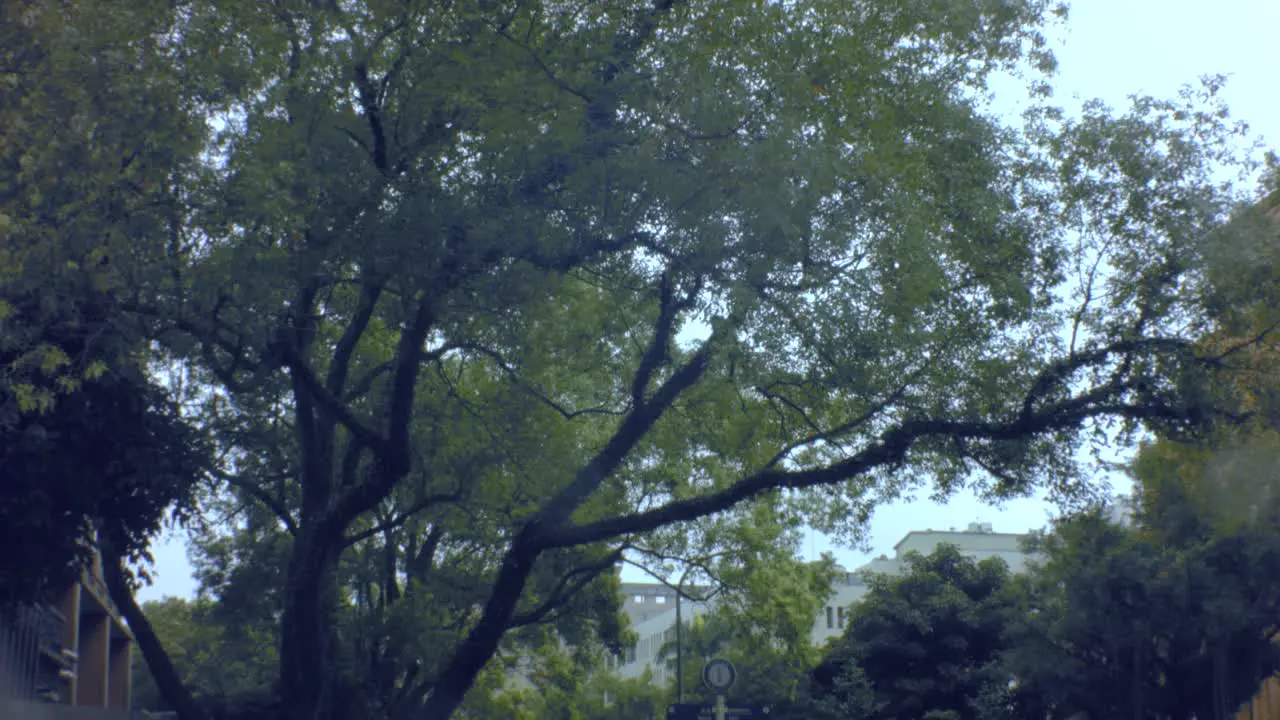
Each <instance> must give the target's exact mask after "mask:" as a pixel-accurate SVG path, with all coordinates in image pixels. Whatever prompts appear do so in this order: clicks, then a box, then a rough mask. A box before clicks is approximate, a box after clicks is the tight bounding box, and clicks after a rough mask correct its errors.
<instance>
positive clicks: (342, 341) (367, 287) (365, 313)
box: [325, 278, 382, 398]
mask: <svg viewBox="0 0 1280 720" xmlns="http://www.w3.org/2000/svg"><path fill="white" fill-rule="evenodd" d="M381 296H382V283H380V282H377V281H375V280H374V279H372V278H366V279H365V281H364V282H363V283H361V285H360V300H359V302H358V303H357V305H356V311H355V313H354V314H353V315H352V317H351V320H350V321H349V322H348V323H347V329H346V330H344V331H343V333H342V337H341V338H339V339H338V344H337V345H336V346H334V349H333V360H332V361H331V362H330V364H329V375H328V377H327V378H326V379H325V387H326V389H327V390H328V391H329V394H330V395H332V396H333V397H335V398H341V397H343V395H344V394H345V393H346V389H347V373H348V372H349V371H350V369H351V357H352V355H354V354H355V349H356V345H358V344H359V343H360V338H361V337H363V336H364V332H365V330H366V329H367V328H368V327H369V321H370V320H371V319H372V318H373V311H374V308H376V307H377V305H378V298H379V297H381Z"/></svg>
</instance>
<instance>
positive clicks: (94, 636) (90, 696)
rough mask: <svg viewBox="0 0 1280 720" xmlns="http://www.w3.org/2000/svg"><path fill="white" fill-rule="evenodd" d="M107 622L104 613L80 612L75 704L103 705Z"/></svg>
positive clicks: (108, 645) (108, 640)
mask: <svg viewBox="0 0 1280 720" xmlns="http://www.w3.org/2000/svg"><path fill="white" fill-rule="evenodd" d="M110 650H111V622H110V620H109V619H108V618H107V616H106V615H82V616H80V667H79V671H78V672H77V673H76V674H77V675H78V676H79V677H78V679H77V684H78V685H79V687H78V689H77V691H76V705H86V706H90V707H106V705H107V668H108V667H109V666H110V665H109V663H110V660H111V655H110Z"/></svg>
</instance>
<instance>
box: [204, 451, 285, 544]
mask: <svg viewBox="0 0 1280 720" xmlns="http://www.w3.org/2000/svg"><path fill="white" fill-rule="evenodd" d="M208 472H209V474H210V475H212V476H214V477H215V478H217V479H219V480H221V481H222V482H224V483H226V484H228V485H230V486H232V487H234V488H237V489H240V490H243V491H245V492H246V493H248V494H249V496H250V497H252V498H253V499H254V500H257V501H258V502H260V503H262V505H263V506H264V507H266V508H267V509H268V510H270V511H271V512H272V513H274V514H275V516H276V517H277V518H279V519H280V522H281V523H283V524H284V529H285V530H287V531H288V532H289V534H290V535H297V534H298V524H297V522H296V521H294V519H293V514H292V513H290V512H289V509H288V508H286V507H285V505H284V502H283V501H282V500H281V499H280V498H277V497H275V496H273V495H272V494H271V493H269V492H267V491H266V490H265V489H263V488H262V487H261V486H259V485H256V484H254V483H252V482H249V481H248V480H245V479H244V478H242V477H240V476H239V475H233V474H231V473H229V472H226V471H224V470H222V469H221V468H216V467H211V468H208Z"/></svg>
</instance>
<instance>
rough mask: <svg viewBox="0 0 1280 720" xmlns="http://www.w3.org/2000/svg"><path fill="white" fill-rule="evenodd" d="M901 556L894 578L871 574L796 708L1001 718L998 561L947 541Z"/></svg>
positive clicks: (1004, 616) (817, 712) (1001, 579)
mask: <svg viewBox="0 0 1280 720" xmlns="http://www.w3.org/2000/svg"><path fill="white" fill-rule="evenodd" d="M905 561H906V567H905V568H904V570H903V573H902V574H901V576H885V575H880V576H873V577H872V579H871V582H870V588H869V589H868V592H867V594H866V596H865V597H864V598H863V599H862V600H860V601H859V602H857V603H855V604H854V606H853V608H852V614H851V617H850V620H849V627H848V630H846V631H845V634H844V637H843V638H842V639H841V641H840V642H839V643H837V644H836V646H835V647H834V648H833V649H832V651H831V652H830V654H829V655H828V656H827V657H826V658H825V659H824V660H823V661H822V664H821V665H819V666H818V667H817V669H816V670H814V672H813V684H812V687H811V689H810V702H809V704H808V705H807V706H805V707H803V709H801V710H800V711H799V712H800V713H801V714H805V715H809V716H812V717H821V718H831V719H832V720H835V719H837V718H839V719H841V720H844V719H846V718H847V719H849V720H853V719H854V718H866V719H868V720H870V719H871V718H900V719H903V720H905V719H907V718H919V719H920V720H925V719H928V718H932V719H934V720H942V719H943V718H951V719H953V720H978V719H988V718H990V719H993V720H994V718H1001V717H1009V715H1008V713H1007V711H1006V710H1005V708H1006V707H1008V704H1009V700H1010V698H1009V679H1010V676H1009V674H1008V672H1007V671H1006V669H1005V667H1004V663H1003V662H1002V657H1001V656H1002V653H1003V652H1004V650H1005V630H1006V626H1007V624H1008V622H1009V617H1010V614H1009V606H1010V604H1011V598H1010V596H1009V594H1008V593H1007V592H1006V585H1007V583H1008V579H1009V570H1008V567H1007V566H1006V565H1005V564H1004V561H1003V560H1001V559H999V558H989V559H987V560H983V561H981V562H976V561H974V560H973V559H971V558H968V557H965V556H964V555H961V554H960V551H959V550H958V549H957V548H956V547H955V546H953V545H941V546H939V547H938V549H937V550H935V551H934V552H933V553H931V554H930V555H927V556H922V555H920V554H918V553H909V554H908V555H907V556H906V558H905ZM797 717H799V715H797Z"/></svg>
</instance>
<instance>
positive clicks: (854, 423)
mask: <svg viewBox="0 0 1280 720" xmlns="http://www.w3.org/2000/svg"><path fill="white" fill-rule="evenodd" d="M906 389H907V385H906V384H903V385H900V386H899V387H898V388H897V389H895V390H894V391H893V392H891V393H889V396H888V397H886V398H885V399H884V400H881V401H880V402H878V403H875V404H874V405H872V406H871V407H869V408H867V411H866V412H864V413H862V414H861V415H858V416H857V417H854V418H850V419H849V420H846V421H845V422H843V423H840V424H839V425H836V426H835V427H833V428H830V429H828V430H820V431H818V432H815V433H813V434H811V435H808V436H806V437H803V438H800V439H799V440H796V441H795V442H792V443H788V444H787V445H786V447H784V448H782V449H781V450H779V451H778V453H777V454H776V455H774V456H773V457H772V458H771V459H770V460H769V462H768V463H766V464H765V468H766V469H769V468H773V467H777V466H778V464H779V463H781V462H782V461H783V460H785V459H786V458H787V457H788V456H790V455H791V453H792V452H795V450H796V449H797V448H801V447H805V446H808V445H813V444H814V443H818V442H825V441H829V440H833V439H835V438H838V437H840V436H842V435H845V434H848V433H851V432H853V431H854V430H857V429H858V428H860V427H862V426H863V425H865V424H867V423H869V422H871V421H872V420H874V419H875V418H876V417H877V416H879V415H880V413H882V412H884V411H885V410H887V409H888V408H889V406H891V405H893V404H894V403H896V402H898V401H899V400H900V399H902V395H903V393H904V392H906ZM778 397H781V396H778ZM783 401H784V402H787V404H788V405H790V401H787V400H786V399H785V398H783ZM792 407H795V406H792ZM795 409H796V410H797V411H799V412H800V413H801V415H802V416H803V417H804V418H805V419H806V420H808V416H807V415H805V414H804V411H803V410H800V408H798V407H797V408H795ZM810 424H812V423H810Z"/></svg>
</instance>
